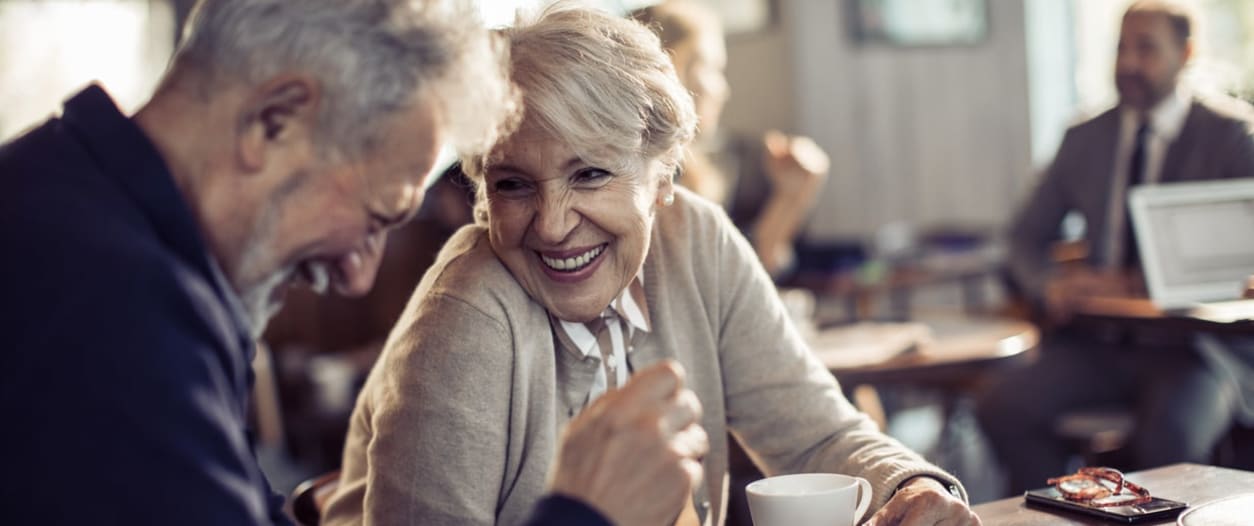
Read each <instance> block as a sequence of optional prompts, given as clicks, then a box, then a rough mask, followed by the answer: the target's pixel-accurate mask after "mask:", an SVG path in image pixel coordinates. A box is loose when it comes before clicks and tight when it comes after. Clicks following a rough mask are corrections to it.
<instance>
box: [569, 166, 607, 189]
mask: <svg viewBox="0 0 1254 526" xmlns="http://www.w3.org/2000/svg"><path fill="white" fill-rule="evenodd" d="M613 178H614V174H611V173H609V172H607V171H605V170H602V169H600V168H585V169H583V170H580V171H578V172H575V176H574V177H573V179H574V183H575V186H576V187H578V188H600V187H602V186H604V185H605V183H608V182H610V179H613Z"/></svg>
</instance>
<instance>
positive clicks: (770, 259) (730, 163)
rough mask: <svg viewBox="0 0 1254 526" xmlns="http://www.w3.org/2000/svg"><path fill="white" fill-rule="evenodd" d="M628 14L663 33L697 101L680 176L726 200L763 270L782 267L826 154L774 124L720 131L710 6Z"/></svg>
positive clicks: (687, 2) (717, 28)
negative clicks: (741, 134)
mask: <svg viewBox="0 0 1254 526" xmlns="http://www.w3.org/2000/svg"><path fill="white" fill-rule="evenodd" d="M632 17H633V18H635V19H636V20H638V21H640V22H641V23H643V24H645V25H646V26H648V27H649V28H650V29H652V30H653V31H654V33H656V34H657V35H658V37H659V38H660V39H661V40H662V46H663V47H664V48H666V50H667V52H668V53H669V54H670V57H671V60H672V62H673V63H674V65H675V71H676V73H677V74H678V75H679V80H680V82H682V83H683V85H684V87H685V88H687V89H688V91H689V92H690V93H691V94H692V99H693V104H694V105H695V107H696V111H697V120H698V130H699V132H698V136H697V139H696V140H695V141H693V142H692V144H691V145H690V146H689V147H688V149H687V151H686V152H685V153H684V159H683V162H682V163H681V166H680V174H681V176H680V177H679V179H678V181H679V183H680V184H682V185H684V186H687V187H688V188H690V189H692V190H693V191H694V192H696V193H697V194H698V195H700V196H702V197H704V198H706V199H709V200H711V201H714V202H715V203H719V204H721V205H723V206H724V207H725V208H727V209H728V213H729V214H730V215H731V217H732V220H733V221H734V222H735V223H736V225H737V226H738V227H739V228H740V229H741V230H742V231H743V232H744V233H745V235H746V236H747V237H748V238H749V242H750V243H751V244H752V245H753V249H754V251H755V252H756V253H757V254H758V258H759V259H760V260H761V261H762V265H763V266H764V267H766V270H767V272H768V273H770V274H771V275H772V276H773V277H776V278H780V277H782V276H784V275H786V274H787V273H788V272H789V271H790V270H792V269H793V265H794V264H795V259H794V258H795V253H794V246H795V244H796V243H797V241H798V238H799V237H800V235H801V229H802V227H803V226H805V220H806V217H807V216H808V215H809V213H810V210H811V209H812V208H814V205H815V204H816V203H817V202H818V198H819V196H820V194H821V193H822V189H823V183H824V181H826V179H827V173H828V168H829V166H830V160H829V159H828V157H827V154H826V153H824V152H823V150H822V149H820V148H819V147H818V145H816V144H815V143H814V141H812V140H810V138H808V137H801V136H789V135H785V134H784V133H782V132H779V131H775V130H772V131H769V132H767V133H766V134H765V135H764V136H763V137H762V138H761V139H760V140H759V141H757V142H756V143H754V142H753V141H745V140H738V139H734V138H729V137H726V136H724V135H721V134H720V129H719V118H720V116H721V115H722V112H723V107H724V105H726V103H727V100H728V98H729V97H730V95H731V90H730V89H729V87H728V85H727V77H726V74H725V70H726V68H727V46H726V44H725V43H724V40H723V27H722V23H721V22H720V21H719V19H718V16H717V15H716V14H715V13H714V12H713V11H711V10H710V8H709V7H706V6H704V5H701V4H700V3H697V2H694V1H691V0H667V1H664V2H661V3H659V4H656V5H653V6H650V7H646V8H643V9H640V10H638V11H636V12H634V13H632ZM763 175H765V181H764V180H763ZM764 183H766V184H765V185H764Z"/></svg>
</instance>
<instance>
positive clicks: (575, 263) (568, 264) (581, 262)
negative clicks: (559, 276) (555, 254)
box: [540, 245, 605, 272]
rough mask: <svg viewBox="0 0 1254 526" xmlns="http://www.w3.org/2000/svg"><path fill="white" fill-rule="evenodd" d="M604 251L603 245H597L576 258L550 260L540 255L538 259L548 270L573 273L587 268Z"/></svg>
mask: <svg viewBox="0 0 1254 526" xmlns="http://www.w3.org/2000/svg"><path fill="white" fill-rule="evenodd" d="M604 251H605V245H599V246H597V247H596V248H593V249H592V250H589V251H587V252H584V253H583V254H580V255H578V256H573V257H568V258H564V259H562V258H551V257H548V256H546V255H544V254H540V259H541V260H542V261H544V264H545V265H548V266H549V268H551V269H553V270H560V271H562V272H575V271H578V270H581V269H583V268H584V267H586V266H588V264H589V263H591V262H592V260H594V259H596V258H597V256H599V255H601V252H604Z"/></svg>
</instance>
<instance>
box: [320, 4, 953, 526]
mask: <svg viewBox="0 0 1254 526" xmlns="http://www.w3.org/2000/svg"><path fill="white" fill-rule="evenodd" d="M504 35H505V37H506V38H507V40H508V44H509V52H510V61H511V70H512V75H513V78H514V81H515V82H516V83H517V85H518V87H519V88H520V90H521V92H522V93H523V108H524V110H523V111H524V115H523V118H522V122H521V124H520V125H519V127H518V129H517V131H516V132H514V133H513V134H512V135H511V136H509V137H508V138H507V139H506V140H504V141H502V142H500V143H499V144H497V145H496V146H495V147H494V148H493V149H492V150H491V152H490V153H488V154H487V155H484V156H481V157H476V158H469V159H464V160H463V161H464V165H465V167H466V170H467V173H468V175H469V176H470V177H471V179H472V180H474V181H475V182H476V184H477V185H478V199H479V202H478V205H479V208H478V210H477V216H478V223H479V224H477V225H473V226H468V227H466V228H464V229H462V230H461V231H459V232H458V233H457V234H456V235H455V236H454V237H453V238H452V239H451V240H450V241H449V243H448V244H447V245H446V246H445V247H444V250H443V252H442V253H441V254H440V256H439V258H438V260H437V262H436V263H435V264H434V265H433V266H432V268H431V269H430V270H429V271H428V272H427V274H426V276H424V278H423V280H422V282H421V283H420V285H419V286H418V289H417V291H416V292H415V293H414V296H413V298H412V300H411V302H410V305H409V306H408V308H407V309H406V312H405V313H404V315H403V316H402V318H401V320H400V322H399V323H398V325H397V327H396V328H395V329H394V331H393V333H392V335H391V337H390V338H389V341H388V344H387V346H386V349H385V350H384V352H383V355H382V357H381V358H380V360H379V362H378V364H377V365H376V366H375V369H374V371H373V372H372V374H371V376H370V378H369V380H368V382H367V384H366V387H365V389H364V391H363V392H362V394H361V397H360V399H359V400H358V405H357V408H356V410H355V412H354V415H353V419H352V424H351V431H350V435H349V437H348V444H347V446H346V450H345V454H344V467H343V472H342V473H343V474H342V489H341V491H340V493H339V494H337V495H336V496H335V497H334V499H333V502H332V503H331V506H330V510H329V515H330V517H329V518H330V522H331V523H336V522H340V521H344V522H353V521H357V520H362V518H363V517H364V520H365V522H367V523H388V524H392V523H404V524H425V525H442V524H457V525H463V524H465V525H472V524H473V525H478V524H483V525H486V524H517V523H518V522H520V521H521V520H522V518H523V517H524V516H525V514H526V512H527V511H528V510H529V508H530V507H531V506H532V505H533V504H534V503H535V502H536V501H537V499H539V498H540V496H541V494H542V493H543V492H544V491H545V483H546V476H547V474H548V473H549V471H550V469H551V467H552V464H553V463H554V461H555V452H556V446H557V444H558V443H559V437H560V436H561V433H562V430H563V427H564V426H565V425H566V424H567V422H569V421H570V419H571V418H572V417H574V416H575V415H576V414H578V413H579V412H580V411H581V410H582V409H584V408H585V407H586V406H588V404H590V403H591V402H592V401H593V400H594V399H596V398H598V397H599V396H601V395H602V394H604V393H606V392H607V391H608V390H613V389H616V388H617V387H618V386H621V385H623V384H624V383H626V382H627V381H628V379H629V377H630V376H631V375H632V372H633V371H637V370H640V369H642V368H644V367H645V366H647V365H649V364H651V363H654V362H658V361H661V360H667V359H670V360H675V361H678V362H679V363H680V364H682V365H683V367H684V368H685V369H686V370H687V371H688V385H689V387H690V388H691V389H692V390H693V391H694V392H695V393H696V395H697V397H698V398H699V399H700V402H701V404H702V406H703V407H704V413H703V416H702V420H701V424H702V426H703V427H704V428H705V430H706V431H707V432H708V434H709V437H710V438H709V440H710V444H709V454H708V455H707V456H706V457H705V458H704V466H703V467H704V471H705V482H704V484H702V485H701V486H699V487H698V488H697V489H696V490H695V491H694V494H693V495H692V499H691V503H692V504H693V506H692V507H691V508H690V510H689V511H688V512H687V513H691V515H687V516H688V517H690V518H691V519H692V520H699V521H701V522H702V523H706V524H716V525H717V524H721V523H722V521H723V510H724V506H725V500H726V495H725V486H724V478H725V475H726V470H727V458H726V457H727V453H726V452H727V443H726V437H727V431H728V430H730V431H731V432H732V433H735V434H736V436H737V437H739V438H740V439H741V440H742V441H743V443H744V444H745V446H746V447H747V448H748V449H749V450H750V451H751V452H752V455H753V456H754V459H755V460H756V461H757V462H758V463H759V464H760V466H761V467H762V468H763V469H764V470H765V472H766V473H769V474H782V473H798V472H837V473H845V474H852V475H859V476H862V477H865V478H867V479H868V480H870V482H871V485H872V488H873V497H872V509H873V510H874V509H878V510H880V515H879V519H877V520H885V521H888V520H898V519H900V520H902V522H899V523H900V524H929V525H930V524H935V523H938V522H941V521H942V520H944V521H948V522H945V524H963V523H968V522H978V519H975V518H974V516H973V515H972V514H971V513H970V511H969V509H968V508H967V507H966V504H965V503H964V499H965V495H964V493H963V491H962V489H961V486H960V485H959V483H958V481H957V480H955V479H954V478H953V477H951V476H950V475H948V474H946V473H945V472H943V471H941V470H940V469H938V468H936V467H934V466H932V465H930V464H928V463H927V462H925V461H924V460H923V459H921V458H920V457H919V456H917V455H915V454H914V453H912V452H910V451H909V450H907V449H906V448H904V447H903V446H901V445H900V444H899V443H897V442H896V441H894V440H892V439H891V438H889V437H886V436H884V435H883V434H881V433H880V432H878V431H877V430H876V428H875V425H874V424H873V423H872V422H871V421H870V420H868V419H867V418H866V417H865V416H864V415H862V414H861V413H859V412H858V411H857V410H856V409H854V408H853V407H852V406H851V405H850V404H849V402H848V401H846V400H845V398H844V397H843V396H842V395H841V391H840V389H839V388H838V387H837V385H836V382H835V381H834V379H833V378H832V376H831V375H830V374H829V373H828V372H827V371H826V370H825V369H824V368H823V366H822V365H821V364H820V363H818V362H817V361H816V360H815V359H814V358H813V356H812V355H811V354H810V352H809V350H808V349H807V348H806V345H805V343H804V342H803V341H802V340H801V338H800V337H799V336H798V333H797V331H796V330H795V329H794V328H793V327H792V325H791V324H790V323H789V321H788V316H787V314H786V313H785V310H784V308H783V307H782V305H781V303H780V301H779V299H778V297H777V295H776V293H775V289H774V287H773V285H772V284H771V281H770V278H769V277H768V276H767V274H766V273H765V272H764V271H763V270H762V267H761V265H760V264H759V263H758V262H757V258H756V257H755V255H754V252H753V249H752V248H751V247H750V246H749V245H748V243H747V242H746V241H745V239H744V238H743V237H742V236H741V235H740V234H739V233H738V232H737V230H736V229H735V227H734V226H732V224H731V222H730V221H729V220H728V218H727V216H726V215H725V214H724V213H723V212H722V211H721V210H720V209H719V208H718V207H717V206H716V205H714V204H713V203H710V202H708V201H705V200H703V199H700V198H697V197H695V196H694V195H693V194H692V193H690V192H688V191H686V190H683V189H680V188H677V187H676V186H675V185H674V183H673V180H672V179H673V176H674V173H675V168H676V166H677V165H678V162H679V157H680V154H681V152H682V151H683V148H684V147H685V145H686V144H687V142H688V141H690V140H691V139H692V137H693V134H694V127H695V123H694V121H695V120H696V117H695V114H694V111H693V108H692V101H691V98H690V97H689V96H688V94H687V93H686V92H685V90H684V89H683V87H682V85H681V84H680V83H679V81H678V79H677V78H676V75H675V72H674V69H673V67H672V66H671V63H670V60H669V58H668V57H667V55H666V54H665V53H664V52H663V51H662V49H661V46H660V44H659V42H658V39H657V37H656V36H654V35H653V34H652V33H650V32H649V31H648V29H646V28H644V27H643V26H641V25H640V24H639V23H637V22H634V21H630V20H626V19H621V18H617V17H613V16H611V15H608V14H605V13H601V12H599V11H593V10H588V9H582V8H577V7H572V6H570V5H567V4H562V5H558V6H554V7H550V8H549V9H547V10H545V11H544V12H543V13H541V14H540V15H539V16H538V18H537V19H536V20H534V21H532V22H529V23H522V24H520V25H518V26H517V27H515V28H513V29H509V30H505V31H504ZM624 432H630V430H624ZM623 454H626V455H633V454H636V453H635V452H630V451H624V452H623ZM633 497H635V498H639V496H633V495H622V498H623V499H624V500H627V501H630V500H631V499H632V498H633ZM640 504H641V505H647V504H649V503H645V502H642V503H640ZM692 511H695V513H692ZM676 512H677V513H678V512H679V510H676ZM692 515H695V516H692ZM893 523H894V524H898V522H893Z"/></svg>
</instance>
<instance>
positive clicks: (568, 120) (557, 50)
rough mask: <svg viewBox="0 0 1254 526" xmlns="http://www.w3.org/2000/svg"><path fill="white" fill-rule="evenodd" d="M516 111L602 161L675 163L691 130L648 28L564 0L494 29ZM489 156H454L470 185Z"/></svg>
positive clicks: (687, 104) (692, 120)
mask: <svg viewBox="0 0 1254 526" xmlns="http://www.w3.org/2000/svg"><path fill="white" fill-rule="evenodd" d="M500 31H501V33H502V34H503V35H505V38H506V39H507V40H508V42H509V54H510V74H511V76H512V78H513V81H514V83H515V84H516V85H517V86H518V88H519V89H520V90H521V91H522V94H523V109H522V112H523V119H524V120H526V121H528V122H529V123H531V125H534V126H538V127H539V129H541V130H543V131H544V132H545V133H547V134H549V135H551V136H552V137H554V138H556V139H558V140H561V141H563V142H565V143H567V144H569V145H570V146H571V148H572V149H573V150H574V151H575V154H576V155H578V156H580V157H581V158H582V159H584V160H586V161H588V162H592V163H597V164H600V165H602V166H604V167H605V168H607V169H610V170H615V169H619V170H621V169H623V168H624V167H623V166H622V165H623V164H624V163H633V164H634V163H637V162H641V161H646V162H647V161H654V160H661V161H662V162H663V163H665V164H666V165H667V167H668V169H673V168H674V167H675V166H677V165H678V163H679V160H680V157H681V155H682V154H683V150H684V146H686V145H687V144H688V142H690V141H691V140H692V138H693V135H694V133H695V129H696V122H697V117H696V112H695V111H694V110H693V105H692V97H691V95H689V94H688V90H686V89H684V86H683V84H680V82H679V78H678V77H677V76H676V75H675V68H674V66H673V65H671V59H670V57H669V56H668V55H667V54H666V52H665V51H663V50H662V45H661V43H660V42H659V41H658V38H657V36H656V35H654V34H653V33H652V32H651V31H649V30H648V29H647V28H645V27H644V26H643V25H641V24H640V23H639V22H636V21H634V20H629V19H625V18H621V17H618V16H615V15H611V14H609V13H606V12H603V11H599V10H596V9H592V8H588V7H582V6H578V5H576V4H573V3H571V2H557V3H554V4H552V5H550V6H548V7H547V8H546V9H544V10H543V11H541V12H540V13H539V14H538V15H537V16H536V17H535V18H534V19H530V20H529V19H520V20H519V21H518V22H517V23H516V25H515V26H514V27H513V28H509V29H503V30H500ZM490 162H491V155H490V154H488V155H480V156H463V166H464V167H465V169H466V174H467V175H468V176H469V177H470V179H471V180H472V181H475V182H476V184H477V185H478V186H479V187H480V191H479V194H480V201H482V199H483V197H482V194H483V191H482V186H483V185H482V179H483V171H484V169H485V168H486V165H487V164H489V163H490Z"/></svg>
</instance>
